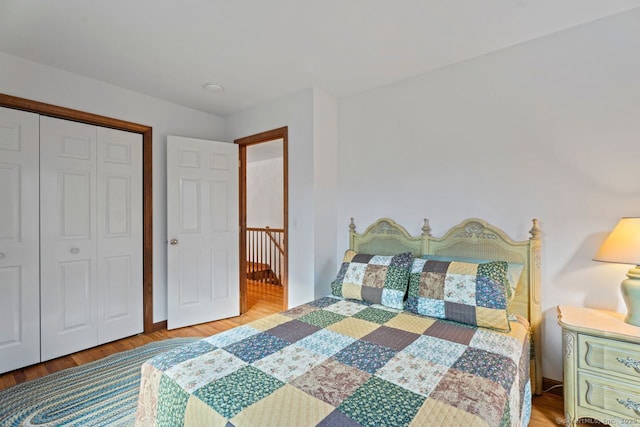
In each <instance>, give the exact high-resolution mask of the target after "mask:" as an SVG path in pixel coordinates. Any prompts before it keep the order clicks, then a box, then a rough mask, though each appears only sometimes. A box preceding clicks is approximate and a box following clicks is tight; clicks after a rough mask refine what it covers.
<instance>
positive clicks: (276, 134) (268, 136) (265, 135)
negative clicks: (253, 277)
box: [233, 126, 289, 314]
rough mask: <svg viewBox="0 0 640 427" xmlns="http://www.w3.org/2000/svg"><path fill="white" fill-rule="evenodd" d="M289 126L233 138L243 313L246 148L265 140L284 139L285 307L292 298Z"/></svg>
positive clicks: (244, 301)
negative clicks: (237, 170) (237, 178)
mask: <svg viewBox="0 0 640 427" xmlns="http://www.w3.org/2000/svg"><path fill="white" fill-rule="evenodd" d="M288 135H289V127H288V126H284V127H281V128H278V129H272V130H268V131H265V132H261V133H258V134H255V135H250V136H246V137H244V138H239V139H236V140H235V141H233V142H234V143H235V144H238V145H239V147H238V160H239V161H238V163H239V165H238V167H239V168H240V173H239V178H240V185H239V189H238V190H239V203H240V218H239V222H240V235H239V239H240V314H242V313H245V312H246V311H247V280H246V277H247V275H246V271H247V265H246V262H247V248H246V244H245V236H246V232H247V147H248V146H250V145H254V144H260V143H263V142H269V141H274V140H277V139H282V169H283V177H282V178H283V195H282V199H283V200H282V201H283V210H282V213H283V218H282V220H283V222H284V224H283V228H284V241H285V245H284V246H285V247H284V263H283V274H282V291H283V292H282V295H283V301H282V309H286V308H287V307H288V299H289V145H288V144H289V143H288V141H289V136H288Z"/></svg>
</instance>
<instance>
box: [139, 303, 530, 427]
mask: <svg viewBox="0 0 640 427" xmlns="http://www.w3.org/2000/svg"><path fill="white" fill-rule="evenodd" d="M510 329H511V330H510V331H509V332H500V331H495V330H490V329H483V328H480V327H475V326H470V325H465V324H460V323H455V322H452V321H448V320H443V319H435V318H429V317H425V316H420V315H417V314H413V313H410V312H407V311H402V310H394V309H391V308H388V307H384V306H382V305H376V304H371V303H367V302H364V301H355V300H347V299H342V298H339V297H325V298H321V299H319V300H315V301H313V302H310V303H308V304H304V305H301V306H298V307H296V308H293V309H290V310H287V311H284V312H281V313H278V314H274V315H271V316H268V317H265V318H263V319H260V320H258V321H255V322H253V323H250V324H248V325H244V326H240V327H237V328H234V329H231V330H229V331H226V332H222V333H219V334H216V335H213V336H211V337H209V338H205V339H202V340H200V341H197V342H195V343H192V344H188V345H185V346H184V347H181V348H178V349H175V350H171V351H169V352H167V353H164V354H162V355H158V356H156V357H154V358H152V359H150V360H149V361H147V362H146V363H145V364H144V365H143V367H142V379H141V387H140V397H139V402H138V410H137V414H136V425H139V426H151V425H154V426H155V425H157V426H176V425H187V426H189V425H202V426H228V427H231V426H238V427H240V426H278V427H283V426H295V427H300V426H315V425H318V426H341V427H349V426H376V427H380V426H424V425H430V426H436V425H438V426H449V425H450V426H460V425H473V426H511V425H513V426H526V425H527V424H528V421H529V415H530V409H531V388H530V383H529V346H530V345H529V326H528V324H527V322H526V320H524V319H522V318H518V319H515V320H514V321H512V323H511V328H510Z"/></svg>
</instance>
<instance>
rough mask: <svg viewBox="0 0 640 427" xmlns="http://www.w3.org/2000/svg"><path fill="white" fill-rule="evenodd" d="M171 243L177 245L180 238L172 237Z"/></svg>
mask: <svg viewBox="0 0 640 427" xmlns="http://www.w3.org/2000/svg"><path fill="white" fill-rule="evenodd" d="M169 243H170V244H171V246H176V245H177V244H178V239H171V240H169Z"/></svg>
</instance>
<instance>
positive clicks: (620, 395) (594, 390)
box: [578, 371, 640, 420]
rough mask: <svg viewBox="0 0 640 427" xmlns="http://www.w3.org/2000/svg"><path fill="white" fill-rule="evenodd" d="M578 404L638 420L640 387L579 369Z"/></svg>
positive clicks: (639, 415)
mask: <svg viewBox="0 0 640 427" xmlns="http://www.w3.org/2000/svg"><path fill="white" fill-rule="evenodd" d="M578 405H579V406H580V407H583V408H589V409H592V410H596V411H599V412H602V413H605V414H608V415H611V416H614V417H619V418H624V419H625V420H638V419H640V387H639V386H635V385H632V384H629V383H625V382H621V381H615V380H611V379H608V378H603V377H600V376H597V375H591V374H589V373H586V372H580V371H579V372H578Z"/></svg>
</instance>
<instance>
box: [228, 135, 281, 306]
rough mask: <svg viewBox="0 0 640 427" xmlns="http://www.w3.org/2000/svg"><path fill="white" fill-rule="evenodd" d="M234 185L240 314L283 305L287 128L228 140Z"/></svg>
mask: <svg viewBox="0 0 640 427" xmlns="http://www.w3.org/2000/svg"><path fill="white" fill-rule="evenodd" d="M234 142H235V143H236V144H238V146H239V147H238V148H239V152H238V155H239V156H238V157H239V168H240V176H239V179H240V185H239V204H240V313H245V312H246V311H247V310H248V309H249V308H251V307H252V306H253V305H255V304H260V303H264V304H268V305H273V304H275V305H276V306H279V308H280V309H285V308H286V307H287V295H288V281H287V277H288V275H287V272H288V268H287V267H288V226H287V224H288V156H287V153H288V128H287V127H282V128H279V129H274V130H271V131H267V132H262V133H260V134H256V135H251V136H248V137H245V138H240V139H237V140H235V141H234Z"/></svg>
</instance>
